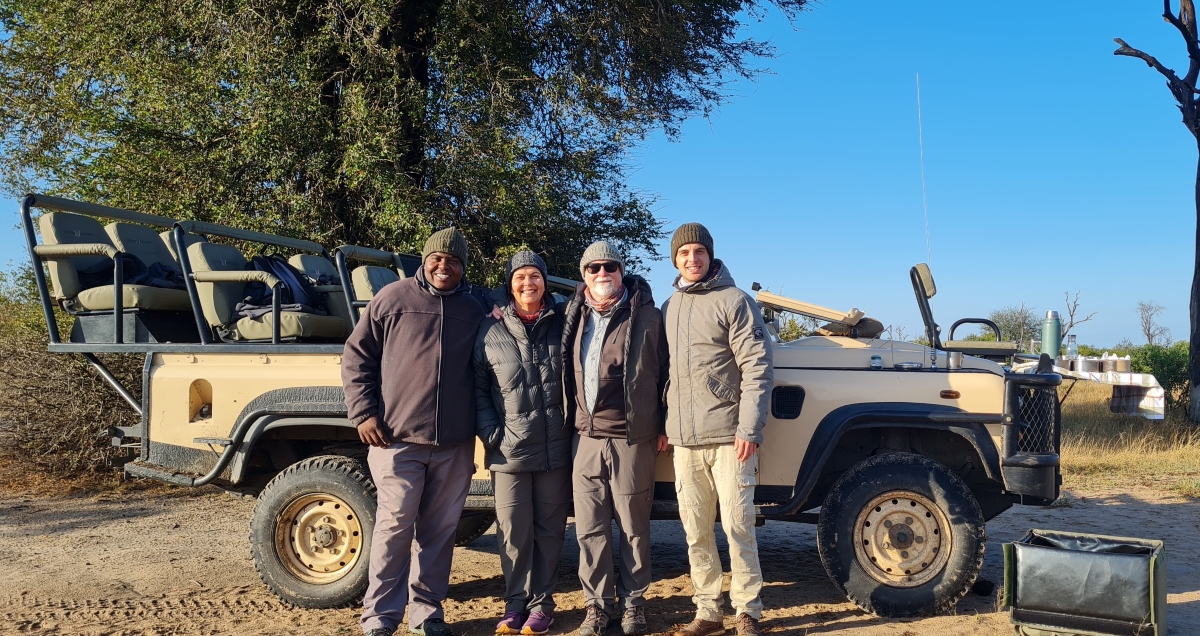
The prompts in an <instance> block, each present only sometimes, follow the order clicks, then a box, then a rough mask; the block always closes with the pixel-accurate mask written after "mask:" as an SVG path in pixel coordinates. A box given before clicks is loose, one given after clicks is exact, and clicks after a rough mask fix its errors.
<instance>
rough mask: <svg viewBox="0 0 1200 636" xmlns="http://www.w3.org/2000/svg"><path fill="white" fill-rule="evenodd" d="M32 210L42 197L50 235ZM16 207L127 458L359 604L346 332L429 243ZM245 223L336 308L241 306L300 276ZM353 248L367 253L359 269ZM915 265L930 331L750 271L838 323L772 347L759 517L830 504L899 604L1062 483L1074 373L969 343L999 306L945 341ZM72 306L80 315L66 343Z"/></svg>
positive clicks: (859, 559)
mask: <svg viewBox="0 0 1200 636" xmlns="http://www.w3.org/2000/svg"><path fill="white" fill-rule="evenodd" d="M34 209H40V210H41V211H42V214H40V216H39V217H38V218H37V223H38V225H39V226H40V229H41V239H40V242H39V239H38V235H37V233H36V232H35V230H34V221H35V220H34V217H33V210H34ZM21 215H22V221H23V223H24V228H25V235H26V238H27V241H28V247H29V251H30V254H31V257H32V258H33V261H34V264H35V267H34V271H35V274H36V279H37V285H38V290H39V293H40V295H41V302H42V305H43V309H44V311H45V316H46V321H47V324H48V326H49V333H50V345H49V347H50V350H51V351H52V352H60V353H77V354H81V355H83V356H84V357H86V358H87V359H88V360H89V361H90V362H91V363H92V365H94V366H95V368H96V370H97V371H98V372H99V373H100V374H101V375H103V376H104V377H105V378H106V379H107V380H108V381H109V382H110V383H112V384H113V386H114V387H115V388H116V390H117V391H118V392H120V393H121V395H122V396H124V398H125V399H126V400H127V401H128V402H129V404H130V406H132V407H133V409H134V410H135V411H136V412H137V413H138V414H139V415H140V419H139V420H138V421H136V422H132V423H131V425H130V426H128V427H120V428H114V429H113V430H112V431H111V433H112V437H113V443H114V444H117V445H121V446H130V447H134V448H136V449H137V451H138V457H137V459H136V460H135V461H131V462H129V463H128V464H126V465H125V471H126V472H127V473H128V474H129V475H132V476H138V477H146V478H151V479H158V480H161V481H164V482H168V483H172V484H179V485H183V486H200V485H203V484H210V483H211V484H216V485H218V486H220V487H222V488H225V489H228V490H231V491H236V492H240V493H245V494H248V495H252V496H256V497H257V498H258V501H257V504H256V505H255V508H254V512H253V514H252V518H251V519H250V544H251V550H252V552H253V558H254V562H255V565H256V567H257V569H258V572H259V573H260V575H261V577H262V580H263V582H264V583H265V584H266V585H267V586H268V587H269V588H270V589H271V590H272V591H274V592H275V593H276V594H278V595H279V596H280V597H281V598H283V599H285V600H287V601H289V602H291V603H294V604H296V605H299V606H303V607H336V606H341V605H345V604H348V603H352V602H355V601H357V600H358V599H359V598H360V596H361V595H362V593H363V591H364V588H365V585H366V578H367V559H366V558H365V557H364V554H365V553H368V552H369V550H370V547H371V529H372V527H373V524H374V521H375V519H374V515H375V489H374V486H373V485H372V483H371V478H370V474H369V472H368V470H367V469H366V467H365V462H364V461H363V460H364V457H365V455H366V450H367V449H366V446H364V445H363V444H361V443H360V442H359V441H358V437H357V434H356V430H355V428H354V427H353V426H351V425H350V423H349V422H348V421H347V419H346V409H345V405H344V403H343V394H342V389H341V381H340V366H341V355H342V348H343V341H344V338H345V336H346V334H347V333H348V331H349V329H350V328H351V327H352V326H353V325H354V323H355V322H356V321H357V319H358V313H359V311H360V309H361V308H362V307H364V306H365V305H366V304H367V303H369V302H370V299H371V297H372V296H373V295H374V293H375V292H377V291H378V289H379V288H380V287H381V286H382V285H384V284H387V283H388V282H394V281H396V280H400V279H401V278H403V277H405V276H411V275H413V273H414V272H415V269H416V267H418V266H419V259H416V258H415V257H410V256H405V255H400V254H394V253H390V252H383V251H379V250H373V249H368V248H362V247H354V246H341V247H338V248H336V249H335V250H333V252H332V254H331V253H330V252H328V251H326V250H325V248H323V247H322V246H320V245H318V244H316V243H312V242H309V241H302V240H297V239H292V238H286V237H279V236H272V235H267V234H261V233H256V232H248V231H245V230H239V229H236V228H229V227H223V226H219V225H213V224H206V223H199V222H194V221H176V220H173V219H168V218H164V217H159V216H154V215H148V214H141V213H136V212H131V211H127V210H120V209H115V208H109V207H104V206H98V205H92V204H85V203H78V202H73V201H67V200H63V199H56V198H52V197H45V196H41V195H30V196H28V197H26V198H25V199H24V201H23V203H22V207H21ZM99 219H103V220H104V221H106V222H108V225H107V226H103V225H101V221H100V220H99ZM233 244H238V245H242V246H248V245H253V244H259V245H264V246H267V248H268V249H271V250H275V251H286V252H288V253H291V254H292V255H291V257H290V259H289V261H290V262H291V263H292V264H293V265H294V266H295V267H297V268H298V269H300V270H302V271H303V272H305V273H306V274H308V276H310V277H311V278H313V279H315V280H317V281H318V282H322V281H323V283H322V284H321V285H319V286H317V287H315V288H314V289H315V290H316V292H317V293H319V294H324V295H325V304H326V305H327V306H328V307H329V310H330V311H329V315H324V316H319V315H312V314H298V313H296V312H289V311H284V310H283V309H282V308H281V306H280V303H279V300H278V299H279V298H280V296H281V294H278V293H277V294H274V295H273V298H274V304H273V306H272V308H271V311H270V313H268V314H266V315H265V316H262V317H260V318H258V319H251V318H239V317H238V316H237V314H235V313H234V312H233V306H234V303H236V302H238V301H239V300H240V299H241V298H242V296H243V292H244V291H245V290H244V287H245V285H246V284H247V281H258V282H261V283H263V284H266V285H268V286H269V287H271V288H272V289H279V288H280V284H281V283H280V281H279V280H278V278H277V277H275V276H273V275H271V274H269V273H267V272H262V271H247V270H246V269H245V263H246V261H245V258H244V257H243V256H242V254H241V252H239V250H238V249H237V248H235V247H233ZM122 254H134V255H136V256H138V258H139V259H140V261H142V262H143V263H150V262H158V263H161V264H163V265H165V266H169V267H174V268H177V269H178V270H179V271H180V272H182V277H183V279H184V283H185V288H184V289H183V290H168V289H158V288H146V287H145V286H143V285H131V284H126V283H125V279H124V271H123V269H122V268H123V265H122V263H123V261H125V260H127V259H125V258H123V257H122ZM351 262H354V263H358V264H359V265H358V266H357V267H356V268H355V269H353V270H351V269H350V266H349V263H351ZM43 265H46V266H47V269H48V276H49V279H50V282H51V283H52V285H49V284H48V283H47V280H46V278H47V274H46V272H44V271H43V267H42V266H43ZM107 267H112V268H113V277H112V284H111V285H107V286H98V287H92V288H88V289H85V288H83V287H82V285H81V283H80V279H79V272H81V271H87V272H92V273H94V272H96V271H98V270H104V269H105V268H107ZM910 278H911V280H912V284H913V289H914V291H915V293H916V297H917V303H918V306H919V308H920V312H921V316H922V318H923V320H924V323H925V327H926V337H927V338H928V341H929V342H930V343H931V345H930V346H922V345H919V344H914V343H910V342H902V341H897V340H894V339H885V338H883V337H882V335H883V334H882V332H881V329H880V325H879V323H878V322H877V321H872V320H870V319H866V318H864V316H863V313H862V312H861V311H858V310H852V311H850V312H841V311H834V310H831V309H827V308H824V307H820V306H817V305H811V304H807V303H803V302H799V301H796V300H792V299H789V298H785V297H782V296H778V295H774V294H770V293H768V292H766V291H762V290H759V289H758V286H757V284H756V285H755V291H757V300H758V302H759V304H760V306H761V307H762V310H763V312H764V315H765V317H766V318H767V320H768V324H769V325H771V324H774V321H775V318H776V317H777V316H778V315H779V314H780V313H782V312H793V313H797V314H801V315H804V316H810V317H814V318H817V319H820V320H825V321H829V323H830V324H828V325H826V327H825V328H824V329H823V330H822V332H823V333H827V334H830V335H819V336H812V337H805V338H801V339H799V340H795V341H793V342H778V341H776V343H775V345H774V365H775V368H774V373H775V386H774V388H773V390H772V393H771V399H770V402H771V403H770V415H769V421H768V422H767V426H766V429H765V431H764V441H763V443H762V445H761V448H760V453H761V457H760V463H759V472H758V476H757V482H758V483H757V490H756V496H755V499H756V505H757V514H758V519H759V521H760V522H766V521H788V522H804V523H815V524H817V527H818V532H817V542H818V548H819V552H820V556H821V561H822V563H823V564H824V566H825V568H826V570H827V572H828V574H829V576H830V578H831V579H832V581H833V583H834V585H835V586H837V587H838V588H839V589H840V590H841V591H842V592H844V593H845V594H846V596H848V597H849V598H850V599H851V600H853V601H854V602H855V603H857V604H858V605H859V606H860V607H862V608H863V609H864V610H867V611H869V612H874V613H877V614H879V615H882V616H890V617H891V616H915V615H922V614H929V613H934V612H939V611H943V610H947V609H949V608H951V607H952V606H953V605H954V604H955V603H956V602H957V601H958V600H959V599H960V598H961V597H962V596H963V595H964V594H965V593H966V592H967V591H968V589H970V587H971V585H972V584H973V583H974V581H975V579H976V576H977V575H978V573H979V570H980V567H981V565H982V563H983V557H984V542H985V522H986V521H987V520H988V519H991V518H992V517H995V516H996V515H998V514H1000V513H1001V512H1003V511H1004V510H1006V509H1007V508H1009V507H1010V506H1012V505H1014V504H1024V505H1038V506H1041V505H1047V504H1049V503H1050V502H1052V501H1053V500H1054V499H1055V498H1056V497H1057V496H1058V489H1059V484H1060V478H1059V469H1058V448H1059V409H1058V401H1057V393H1056V388H1055V387H1056V386H1057V385H1058V384H1059V382H1060V378H1059V376H1057V375H1054V374H1051V373H1029V374H1014V373H1010V372H1006V370H1005V367H1004V366H1002V365H1003V363H1005V362H1006V361H1010V360H1011V358H1012V357H1013V356H1014V355H1016V354H1017V349H1016V346H1015V345H1012V344H1008V343H1002V342H991V343H979V342H974V341H955V340H953V334H954V330H955V329H956V328H957V327H958V326H960V325H961V324H970V323H982V324H985V325H988V326H989V327H990V328H992V329H994V330H996V331H997V335H998V331H999V330H998V329H996V327H995V325H991V324H990V323H988V322H987V321H985V320H977V319H970V320H966V321H959V322H957V323H955V325H954V326H953V327H952V328H951V333H950V339H949V340H946V341H942V340H941V337H940V336H941V330H940V328H939V327H938V325H937V323H936V322H935V321H934V319H933V313H932V310H931V308H930V302H929V301H930V299H931V298H932V297H933V296H934V294H935V293H936V288H935V286H934V282H933V277H932V275H931V274H930V271H929V268H928V267H927V266H926V265H924V264H922V265H917V266H916V267H914V268H913V269H912V271H911V272H910ZM331 281H333V282H331ZM551 282H552V284H553V285H554V286H557V287H558V288H559V289H560V290H561V291H564V292H565V291H568V290H570V289H572V285H571V282H570V281H566V280H563V279H553V280H552V281H551ZM55 304H57V305H58V306H59V307H61V308H62V309H63V310H65V311H66V312H69V313H71V314H74V327H73V328H72V330H71V333H70V335H69V337H68V338H67V339H66V340H62V339H61V336H60V335H59V332H58V326H57V324H56V322H55V313H54V305H55ZM114 307H123V309H121V310H120V311H114ZM769 330H770V328H769ZM772 335H773V337H775V338H776V340H778V337H777V334H776V333H773V334H772ZM113 352H119V353H137V354H141V355H144V356H145V365H144V373H143V379H142V388H141V396H140V399H137V398H135V397H134V395H133V393H132V392H131V391H129V390H128V389H127V388H126V387H123V386H121V385H120V384H119V383H118V382H117V381H116V379H115V378H114V377H113V375H112V374H111V373H109V372H108V370H107V369H106V368H105V367H104V365H103V364H102V363H101V361H100V360H99V359H98V358H96V354H101V353H113ZM964 354H966V355H964ZM1046 362H1048V361H1046ZM1040 368H1043V369H1048V368H1049V367H1048V366H1042V367H1040ZM476 457H477V463H476V465H477V467H479V468H480V469H479V470H478V471H477V472H476V474H475V475H474V482H473V485H472V488H471V494H470V496H469V499H468V501H467V504H466V509H465V511H464V513H463V517H462V520H461V522H460V524H459V528H458V537H457V538H458V542H459V543H460V544H461V543H465V542H468V541H471V540H473V539H475V538H478V537H479V536H480V535H482V534H483V533H484V532H485V531H486V530H487V529H488V527H489V526H490V525H491V524H492V522H493V520H494V518H495V517H494V510H493V499H492V496H491V482H490V479H489V475H488V473H487V471H486V470H484V469H482V466H483V461H482V457H483V454H482V449H479V450H477V453H476ZM656 480H657V482H658V483H657V485H656V488H655V503H654V515H655V517H656V518H659V519H671V518H677V515H678V507H677V503H676V500H675V488H674V477H673V472H672V463H671V459H670V457H669V455H668V454H663V455H662V456H660V459H659V463H658V467H657V473H656Z"/></svg>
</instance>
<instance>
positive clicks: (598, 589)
mask: <svg viewBox="0 0 1200 636" xmlns="http://www.w3.org/2000/svg"><path fill="white" fill-rule="evenodd" d="M576 439H577V440H578V441H577V444H578V446H577V448H576V451H575V460H574V468H573V473H572V478H571V489H572V490H573V491H574V492H573V494H574V497H575V534H576V536H577V537H578V538H579V582H580V584H581V585H582V587H583V596H584V598H585V599H587V603H588V604H589V605H593V604H594V605H599V606H601V607H603V608H604V609H605V610H606V611H607V612H609V613H610V614H611V613H612V612H613V610H614V609H618V610H620V611H621V612H624V611H625V610H627V609H629V608H631V607H638V606H640V605H644V604H645V602H646V599H645V596H646V590H647V589H649V587H650V508H651V506H652V505H653V503H654V457H655V454H656V453H655V450H654V442H653V441H649V442H643V443H641V444H634V445H633V446H630V445H629V443H628V442H626V441H625V440H623V439H607V438H600V437H587V436H586V435H580V436H578V437H577V438H576ZM613 521H616V522H617V528H618V530H620V533H621V545H620V546H619V553H620V561H621V565H620V569H619V571H618V572H617V573H616V575H615V576H614V572H613V554H612V536H613V532H612V522H613Z"/></svg>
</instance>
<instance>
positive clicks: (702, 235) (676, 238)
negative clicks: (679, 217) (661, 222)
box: [671, 223, 716, 264]
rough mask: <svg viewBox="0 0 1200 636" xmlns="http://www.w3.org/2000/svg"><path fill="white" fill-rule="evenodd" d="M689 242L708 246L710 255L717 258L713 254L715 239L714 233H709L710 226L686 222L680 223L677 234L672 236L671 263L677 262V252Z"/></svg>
mask: <svg viewBox="0 0 1200 636" xmlns="http://www.w3.org/2000/svg"><path fill="white" fill-rule="evenodd" d="M688 243H699V244H701V245H703V246H704V247H706V248H708V257H709V258H716V257H715V256H714V255H713V239H712V234H709V233H708V228H706V227H704V226H703V225H700V224H699V223H684V224H683V225H680V226H679V228H678V229H677V230H675V234H674V235H673V236H671V263H672V264H674V263H675V254H677V253H678V252H679V248H681V247H683V246H684V245H687V244H688Z"/></svg>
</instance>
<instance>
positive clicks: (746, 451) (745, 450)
mask: <svg viewBox="0 0 1200 636" xmlns="http://www.w3.org/2000/svg"><path fill="white" fill-rule="evenodd" d="M733 452H735V453H737V458H738V461H739V462H744V461H746V460H748V459H750V458H751V457H754V454H755V453H757V452H758V444H755V443H754V442H747V441H746V440H744V439H742V438H740V437H737V438H734V440H733Z"/></svg>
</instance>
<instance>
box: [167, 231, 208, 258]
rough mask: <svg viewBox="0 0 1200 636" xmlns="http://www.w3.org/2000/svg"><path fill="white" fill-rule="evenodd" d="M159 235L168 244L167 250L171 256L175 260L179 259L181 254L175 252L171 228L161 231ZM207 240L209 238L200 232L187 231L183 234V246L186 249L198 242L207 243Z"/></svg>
mask: <svg viewBox="0 0 1200 636" xmlns="http://www.w3.org/2000/svg"><path fill="white" fill-rule="evenodd" d="M158 237H159V238H161V239H162V242H163V243H165V244H166V246H167V252H169V253H170V254H171V258H173V259H175V260H179V255H178V254H176V253H175V243H174V242H173V241H172V240H171V230H167V231H166V232H159V233H158ZM207 242H208V239H206V238H204V237H203V236H200V235H199V234H192V233H191V232H185V233H184V234H183V248H184V249H187V248H189V247H191V246H193V245H195V244H196V243H207Z"/></svg>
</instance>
